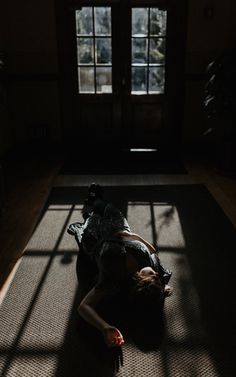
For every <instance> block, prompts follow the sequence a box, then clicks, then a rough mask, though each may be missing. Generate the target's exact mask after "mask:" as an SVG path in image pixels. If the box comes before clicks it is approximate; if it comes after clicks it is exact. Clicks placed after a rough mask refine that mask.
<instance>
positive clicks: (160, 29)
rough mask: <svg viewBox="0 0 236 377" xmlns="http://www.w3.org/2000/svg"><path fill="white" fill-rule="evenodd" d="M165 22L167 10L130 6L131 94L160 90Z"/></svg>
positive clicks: (152, 92) (151, 92) (163, 80)
mask: <svg viewBox="0 0 236 377" xmlns="http://www.w3.org/2000/svg"><path fill="white" fill-rule="evenodd" d="M166 23H167V11H165V10H160V9H158V8H133V9H132V32H131V46H132V53H131V88H132V89H131V93H132V94H136V95H139V94H159V93H164V90H165V60H166V58H165V57H166Z"/></svg>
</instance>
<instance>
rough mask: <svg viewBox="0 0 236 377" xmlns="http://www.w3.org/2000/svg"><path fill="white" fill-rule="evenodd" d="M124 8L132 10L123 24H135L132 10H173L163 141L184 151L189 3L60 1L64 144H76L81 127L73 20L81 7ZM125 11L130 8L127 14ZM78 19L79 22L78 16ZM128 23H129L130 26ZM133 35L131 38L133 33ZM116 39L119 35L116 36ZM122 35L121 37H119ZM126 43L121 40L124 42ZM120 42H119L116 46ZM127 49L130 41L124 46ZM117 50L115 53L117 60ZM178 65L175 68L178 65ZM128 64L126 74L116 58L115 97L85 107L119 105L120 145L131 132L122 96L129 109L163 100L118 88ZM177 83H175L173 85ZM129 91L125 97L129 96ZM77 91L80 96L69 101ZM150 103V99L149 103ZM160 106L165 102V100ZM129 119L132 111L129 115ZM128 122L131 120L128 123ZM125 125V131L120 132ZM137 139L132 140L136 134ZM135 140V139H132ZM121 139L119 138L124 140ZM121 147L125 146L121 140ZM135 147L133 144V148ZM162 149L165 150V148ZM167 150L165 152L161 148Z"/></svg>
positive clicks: (92, 98) (116, 127) (170, 12)
mask: <svg viewBox="0 0 236 377" xmlns="http://www.w3.org/2000/svg"><path fill="white" fill-rule="evenodd" d="M121 3H123V4H122V7H120V9H126V11H125V12H124V14H123V15H121V14H120V15H119V17H120V18H121V16H122V17H123V18H122V22H127V23H128V21H129V19H128V18H129V17H130V15H129V10H130V9H131V8H132V7H145V6H148V7H151V6H153V7H154V6H155V7H163V8H164V9H167V10H168V21H167V22H168V23H167V43H166V44H167V46H168V49H167V54H166V75H165V79H166V84H165V85H166V90H165V93H164V94H162V95H161V96H163V97H165V105H164V112H163V122H164V124H165V134H166V135H165V137H164V139H163V143H162V144H163V148H165V147H166V146H167V145H168V146H170V145H172V146H178V145H180V144H181V142H182V132H183V119H184V88H185V85H184V74H185V48H186V34H187V33H186V31H187V9H188V0H181V1H178V0H166V1H165V0H148V1H144V0H96V1H95V0H87V1H85V0H55V5H56V21H57V41H58V56H59V71H60V83H59V91H60V103H61V115H62V128H63V140H65V141H66V140H68V141H69V142H70V140H71V133H73V127H75V124H76V119H74V117H73V111H70V109H71V108H73V106H77V104H76V97H77V72H76V67H77V64H76V63H77V62H76V59H75V56H76V53H75V52H76V44H75V40H74V41H73V40H72V38H71V35H75V23H74V22H71V19H72V17H74V10H75V9H78V7H81V6H85V5H88V6H99V5H100V6H102V5H104V6H106V5H107V6H108V5H111V6H113V7H117V9H118V8H119V6H120V4H121ZM123 7H124V8H123ZM72 14H73V16H72ZM124 17H125V20H124ZM128 34H129V33H128ZM112 35H113V37H114V38H115V35H116V34H114V33H113V34H112ZM117 35H118V34H117ZM173 35H175V38H174V39H175V40H177V41H178V43H173V42H172V39H173ZM120 40H121V38H120ZM124 40H126V41H127V42H126V48H125V50H127V49H128V47H127V45H128V44H129V43H130V38H125V36H124ZM118 42H119V41H118V40H116V43H118ZM122 43H124V41H123V42H122ZM116 51H118V49H117V50H113V53H114V54H116ZM177 56H178V64H176V65H175V67H174V68H173V66H172V65H173V61H175V62H177ZM127 59H128V58H127V56H126V61H127V64H126V66H125V67H124V65H123V68H122V69H124V70H126V71H124V72H121V71H120V67H119V66H118V63H119V61H120V58H119V57H118V56H116V55H113V63H112V69H113V70H114V72H113V80H114V83H113V88H114V92H113V93H112V94H108V95H106V94H102V95H101V94H99V95H83V97H81V101H82V103H83V101H84V102H86V101H87V100H89V101H91V102H93V101H94V102H96V103H98V104H99V102H101V103H104V101H107V103H110V104H111V103H113V108H114V118H113V120H112V121H113V122H114V131H115V134H117V132H118V133H119V127H121V129H120V135H121V136H120V139H122V134H124V133H125V132H126V131H127V129H126V128H125V124H124V123H125V122H124V120H123V119H122V113H123V111H124V110H122V107H124V104H122V99H121V98H120V96H121V94H120V93H121V92H122V93H125V94H124V96H123V98H125V102H126V104H130V103H132V102H134V103H136V104H138V103H139V102H141V101H143V100H145V101H148V102H150V103H152V102H154V103H156V101H158V97H159V98H160V96H158V95H150V96H147V95H145V97H146V98H145V99H144V97H143V96H142V95H141V96H136V95H131V92H130V86H129V84H128V83H127V84H126V87H125V89H123V88H121V83H120V82H118V78H119V77H120V76H123V75H124V76H126V77H127V76H129V73H128V72H127V70H129V69H130V67H131V61H130V60H127ZM176 77H178V85H172V83H173V82H175V80H176ZM173 80H174V81H173ZM114 84H115V85H114ZM123 90H124V92H123ZM71 91H72V92H73V93H74V95H71V96H70V95H69V94H70V93H71ZM147 97H149V98H147ZM159 100H160V99H159ZM127 113H128V110H127ZM127 121H128V122H129V121H130V119H129V118H128V120H127ZM120 123H121V126H120ZM130 131H131V134H132V130H130ZM131 136H132V135H131ZM118 139H119V138H118ZM120 142H121V140H120ZM128 144H129V143H128ZM159 147H160V146H159ZM161 147H162V146H161Z"/></svg>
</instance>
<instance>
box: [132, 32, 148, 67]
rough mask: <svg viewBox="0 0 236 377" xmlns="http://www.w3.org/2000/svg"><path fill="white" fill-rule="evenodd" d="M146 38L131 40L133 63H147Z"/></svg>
mask: <svg viewBox="0 0 236 377" xmlns="http://www.w3.org/2000/svg"><path fill="white" fill-rule="evenodd" d="M147 42H148V39H147V38H133V39H132V61H133V63H146V62H147V52H148V50H147V46H148V43H147Z"/></svg>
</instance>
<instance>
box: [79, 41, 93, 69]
mask: <svg viewBox="0 0 236 377" xmlns="http://www.w3.org/2000/svg"><path fill="white" fill-rule="evenodd" d="M77 53H78V62H79V64H91V63H93V60H94V59H93V40H92V39H91V38H77Z"/></svg>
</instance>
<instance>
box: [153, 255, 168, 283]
mask: <svg viewBox="0 0 236 377" xmlns="http://www.w3.org/2000/svg"><path fill="white" fill-rule="evenodd" d="M151 258H152V261H153V265H154V267H153V268H154V270H155V271H157V272H159V275H160V280H161V282H162V284H164V285H165V284H168V283H169V280H170V278H171V275H172V272H171V271H170V270H168V269H166V268H164V267H163V266H162V264H161V261H160V258H159V257H158V256H157V254H155V253H154V254H151Z"/></svg>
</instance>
